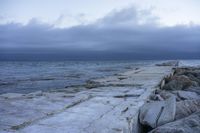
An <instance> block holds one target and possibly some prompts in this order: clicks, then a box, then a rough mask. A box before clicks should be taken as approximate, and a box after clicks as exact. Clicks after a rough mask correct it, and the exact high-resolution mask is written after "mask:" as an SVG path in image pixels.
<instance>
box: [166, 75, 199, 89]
mask: <svg viewBox="0 0 200 133" xmlns="http://www.w3.org/2000/svg"><path fill="white" fill-rule="evenodd" d="M191 86H198V83H196V82H195V81H191V80H190V79H189V78H188V77H187V76H185V75H180V76H173V77H171V78H170V79H169V82H168V83H166V84H165V85H164V86H163V89H164V90H182V89H186V88H188V87H191Z"/></svg>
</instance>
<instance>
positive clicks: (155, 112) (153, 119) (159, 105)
mask: <svg viewBox="0 0 200 133" xmlns="http://www.w3.org/2000/svg"><path fill="white" fill-rule="evenodd" d="M175 112H176V99H175V97H170V98H169V99H167V100H165V101H154V102H150V103H146V104H144V105H143V106H142V107H141V108H140V115H139V120H140V123H141V124H142V125H147V126H150V127H152V128H155V127H157V126H160V125H163V124H165V123H168V122H171V121H173V120H174V118H175Z"/></svg>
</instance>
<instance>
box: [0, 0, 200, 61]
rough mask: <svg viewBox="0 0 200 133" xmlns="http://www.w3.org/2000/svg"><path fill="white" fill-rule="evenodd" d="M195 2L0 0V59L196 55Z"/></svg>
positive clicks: (199, 42) (199, 22)
mask: <svg viewBox="0 0 200 133" xmlns="http://www.w3.org/2000/svg"><path fill="white" fill-rule="evenodd" d="M199 7H200V1H199V0H172V1H169V0H0V59H6V58H13V59H14V58H15V57H16V58H25V57H27V58H29V56H30V57H31V58H33V57H35V58H42V57H44V55H45V56H46V58H47V57H48V58H55V59H56V58H65V57H66V58H74V59H75V58H94V59H95V58H96V59H98V58H111V59H112V58H113V59H115V58H116V59H118V58H119V59H121V58H122V59H126V58H130V59H131V58H133V59H157V58H159V59H168V58H169V59H170V58H200V14H199V12H200V8H199ZM27 55H29V56H27ZM12 56H14V57H12Z"/></svg>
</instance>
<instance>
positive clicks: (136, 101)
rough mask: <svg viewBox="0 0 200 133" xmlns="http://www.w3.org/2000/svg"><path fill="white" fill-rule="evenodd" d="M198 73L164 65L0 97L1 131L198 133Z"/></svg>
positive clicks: (199, 89)
mask: <svg viewBox="0 0 200 133" xmlns="http://www.w3.org/2000/svg"><path fill="white" fill-rule="evenodd" d="M199 86H200V69H199V68H193V67H185V68H181V67H178V62H177V61H173V62H164V63H162V64H157V65H154V66H148V67H140V68H136V69H133V70H129V71H127V72H124V73H120V74H116V75H113V76H109V77H106V78H101V79H92V80H90V81H87V82H86V83H85V84H83V85H79V86H66V87H65V88H63V89H60V90H52V91H48V92H42V91H38V92H34V93H29V94H20V93H7V94H2V95H0V132H1V133H13V132H14V133H38V132H40V133H47V132H48V133H63V132H69V133H94V132H95V133H122V132H123V133H147V132H149V133H168V132H170V133H179V132H180V133H193V132H194V133H199V131H200V125H199V123H200V119H199V118H200V113H199V109H200V101H199V95H200V88H199Z"/></svg>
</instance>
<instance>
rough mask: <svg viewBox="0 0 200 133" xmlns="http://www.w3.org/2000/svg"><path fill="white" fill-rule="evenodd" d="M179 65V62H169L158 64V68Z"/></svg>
mask: <svg viewBox="0 0 200 133" xmlns="http://www.w3.org/2000/svg"><path fill="white" fill-rule="evenodd" d="M178 64H179V62H178V61H168V62H163V63H160V64H156V66H178Z"/></svg>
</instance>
